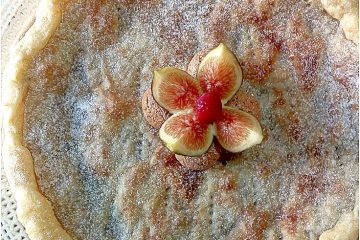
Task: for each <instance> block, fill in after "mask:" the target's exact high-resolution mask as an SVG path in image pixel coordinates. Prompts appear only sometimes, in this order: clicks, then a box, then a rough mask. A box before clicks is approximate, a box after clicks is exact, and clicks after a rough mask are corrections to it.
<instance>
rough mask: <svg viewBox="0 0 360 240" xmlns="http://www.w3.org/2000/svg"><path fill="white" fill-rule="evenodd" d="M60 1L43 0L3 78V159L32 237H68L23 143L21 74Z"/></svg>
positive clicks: (51, 27)
mask: <svg viewBox="0 0 360 240" xmlns="http://www.w3.org/2000/svg"><path fill="white" fill-rule="evenodd" d="M61 3H62V2H61V1H57V0H43V1H41V2H40V4H39V7H38V9H37V12H36V20H35V22H34V24H33V25H32V27H30V29H29V30H28V32H27V33H26V34H25V36H24V37H23V38H22V39H21V40H20V42H18V43H17V45H16V47H15V48H14V49H13V51H12V52H11V55H10V59H11V60H10V63H9V64H8V66H7V68H6V72H5V74H4V78H3V86H4V88H3V89H4V92H3V129H4V140H5V141H4V144H3V153H4V155H3V156H4V157H3V161H4V169H5V172H6V176H7V178H8V180H9V183H10V186H11V189H12V191H13V193H14V196H15V199H16V202H17V215H18V218H19V220H20V222H21V223H22V224H23V225H24V227H25V229H26V232H27V234H28V235H29V237H30V238H31V239H44V240H45V239H64V240H65V239H71V237H70V236H69V235H68V234H67V233H66V231H65V230H64V229H63V228H62V226H61V224H60V223H59V222H58V220H57V219H56V217H55V215H54V211H53V209H52V205H51V203H50V202H49V201H48V200H47V199H46V197H44V196H43V195H42V194H41V193H40V191H39V189H38V186H37V183H36V179H35V173H34V166H33V159H32V156H31V153H30V152H29V150H28V149H27V148H26V147H24V146H23V142H24V141H23V124H24V99H25V97H26V94H27V86H26V84H25V82H24V74H25V71H26V69H27V67H28V65H29V61H30V60H31V59H32V57H33V56H35V55H36V54H37V52H38V51H39V50H40V49H42V48H43V47H44V46H45V44H46V43H47V42H48V40H49V38H50V37H51V35H52V34H53V33H54V32H55V30H56V28H57V27H58V26H59V24H60V19H61Z"/></svg>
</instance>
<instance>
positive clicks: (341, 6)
mask: <svg viewBox="0 0 360 240" xmlns="http://www.w3.org/2000/svg"><path fill="white" fill-rule="evenodd" d="M321 4H322V6H323V8H324V9H325V10H326V12H327V13H329V14H330V15H331V16H332V17H334V18H336V19H337V20H339V21H340V26H341V27H342V29H343V30H344V33H345V36H346V38H347V39H350V40H351V41H353V42H354V43H356V44H359V1H357V0H321Z"/></svg>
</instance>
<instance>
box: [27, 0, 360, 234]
mask: <svg viewBox="0 0 360 240" xmlns="http://www.w3.org/2000/svg"><path fill="white" fill-rule="evenodd" d="M62 8H63V12H62V20H61V23H60V26H59V28H58V29H57V30H56V31H55V33H54V34H53V36H52V37H51V38H50V40H49V42H48V44H47V45H46V47H45V48H43V49H42V50H41V51H40V53H39V54H38V55H37V56H35V57H34V59H33V61H32V62H31V64H30V66H29V69H28V71H27V72H26V75H25V83H26V85H27V86H28V94H27V97H26V103H25V123H24V124H25V128H24V140H25V145H26V147H27V148H28V149H29V150H30V152H31V155H32V157H33V159H34V168H35V174H36V177H37V182H38V185H39V188H40V190H41V192H42V193H43V194H44V195H45V196H46V197H47V198H48V199H49V200H50V201H51V203H52V205H53V206H54V211H55V215H56V217H57V218H58V220H59V221H60V223H61V224H62V225H63V227H64V228H65V229H66V230H67V231H68V233H69V234H70V235H71V236H73V237H75V238H79V239H143V238H144V239H145V238H146V239H147V238H149V237H152V238H159V239H161V238H164V236H166V237H165V238H169V239H194V238H199V239H227V238H228V239H246V238H249V239H279V238H280V237H282V238H283V239H318V238H319V236H320V235H321V234H322V233H323V232H324V231H326V230H328V229H330V228H332V227H334V225H335V224H336V223H337V222H338V220H339V218H340V217H341V216H342V214H343V213H345V212H349V211H352V209H353V207H354V203H355V192H356V189H357V188H358V83H357V76H358V47H357V45H356V44H355V43H353V42H351V41H349V40H347V39H346V38H345V37H344V33H343V32H342V30H341V29H339V27H338V22H337V21H336V20H335V19H333V18H331V17H330V16H329V15H327V14H326V13H325V12H324V10H323V9H322V8H320V6H318V5H316V4H315V3H314V4H308V3H305V2H298V1H262V2H258V1H255V2H250V1H249V2H248V1H244V2H242V3H234V2H221V3H216V2H215V1H210V2H208V3H206V4H205V3H199V2H188V1H187V2H180V1H170V2H159V1H154V2H150V1H149V2H147V1H139V2H132V1H70V2H68V3H66V4H65V3H64V4H62ZM219 42H226V43H227V45H228V46H229V48H231V49H232V51H233V52H234V53H235V55H236V56H237V58H238V60H239V62H240V65H241V66H242V70H243V77H244V81H243V83H242V87H241V88H240V90H239V92H238V93H237V95H236V97H238V98H241V99H243V101H240V102H244V105H243V106H242V107H243V108H248V109H244V110H248V111H253V112H255V114H254V115H256V114H258V116H259V119H260V123H261V125H262V128H263V132H264V134H265V138H264V140H263V143H262V144H260V145H258V146H256V147H253V148H251V149H249V150H246V151H244V152H242V153H240V154H228V155H225V156H223V157H222V159H221V161H219V162H218V163H217V164H216V165H215V166H214V167H213V168H211V169H209V170H206V171H200V172H196V171H189V170H187V169H186V168H184V167H182V166H181V165H180V164H178V163H177V162H176V160H174V158H173V156H172V154H171V153H169V152H168V151H167V150H166V149H165V148H162V147H159V145H160V144H161V143H160V140H159V138H158V136H157V133H156V132H155V131H154V130H153V129H152V128H151V127H150V126H149V125H148V124H147V122H146V121H145V119H144V117H143V114H142V110H141V97H142V95H143V93H144V92H145V90H146V89H147V88H148V87H149V86H150V84H151V80H152V72H153V71H154V70H155V69H157V68H161V67H165V66H176V67H178V68H180V69H184V70H187V69H190V70H191V66H189V63H190V62H191V60H193V61H194V58H196V57H197V56H198V55H199V54H200V55H201V53H202V52H205V53H206V52H207V51H209V50H210V49H211V48H213V47H215V46H217V45H218V44H219ZM194 55H195V57H194ZM195 60H196V59H195ZM256 111H258V112H256Z"/></svg>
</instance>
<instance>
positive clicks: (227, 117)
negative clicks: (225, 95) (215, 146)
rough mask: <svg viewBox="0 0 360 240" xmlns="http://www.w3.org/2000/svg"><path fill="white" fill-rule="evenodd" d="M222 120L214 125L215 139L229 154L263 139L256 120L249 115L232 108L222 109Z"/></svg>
mask: <svg viewBox="0 0 360 240" xmlns="http://www.w3.org/2000/svg"><path fill="white" fill-rule="evenodd" d="M222 113H223V114H222V119H221V120H220V121H217V122H216V123H215V124H214V125H215V132H216V138H217V139H218V141H219V143H220V145H221V146H222V147H223V148H224V149H226V150H228V151H229V152H233V153H234V152H241V151H243V150H245V149H248V148H250V147H252V146H254V145H256V144H259V143H261V141H262V139H263V135H262V130H261V127H260V124H259V122H258V121H257V119H256V118H255V117H254V116H252V115H251V114H249V113H246V112H243V111H240V110H238V109H235V108H232V107H227V106H225V107H223V111H222Z"/></svg>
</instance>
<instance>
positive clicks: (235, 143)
mask: <svg viewBox="0 0 360 240" xmlns="http://www.w3.org/2000/svg"><path fill="white" fill-rule="evenodd" d="M241 82H242V71H241V67H240V65H239V62H238V61H237V59H236V57H235V55H234V54H233V53H232V52H231V51H230V50H229V49H228V48H227V47H226V46H225V45H224V44H222V43H221V44H220V45H219V46H218V47H216V48H215V49H213V50H211V51H210V52H209V53H208V54H207V55H206V56H205V57H204V58H203V60H202V61H201V63H200V65H199V69H198V72H197V78H196V79H194V78H193V77H192V76H191V75H189V74H188V73H186V72H184V71H182V70H179V69H176V68H172V67H165V68H163V69H161V70H158V71H155V72H154V79H153V83H152V92H153V97H154V99H155V101H156V102H157V103H158V104H159V105H160V106H161V107H163V108H164V109H166V110H167V111H168V112H170V113H172V114H173V115H172V116H171V117H170V118H168V119H167V120H166V121H165V122H164V123H163V124H162V126H161V127H160V130H159V136H160V139H161V140H162V141H163V142H164V143H165V145H166V147H167V148H168V149H170V150H171V151H172V152H174V153H176V154H177V159H178V160H179V162H181V163H182V164H183V165H186V166H188V167H189V168H191V169H194V170H196V169H198V170H200V169H205V168H206V167H209V166H210V165H211V164H214V158H215V157H216V156H217V155H219V154H213V153H217V152H214V151H210V149H211V148H210V146H211V144H212V142H213V138H214V136H215V137H216V138H217V139H218V142H219V143H220V145H221V146H222V147H223V148H224V149H226V150H228V151H230V152H240V151H243V150H245V149H247V148H249V147H251V146H253V145H255V144H259V143H260V142H261V141H262V138H263V136H262V131H261V127H260V124H259V122H258V121H257V120H256V118H255V117H253V116H252V115H251V114H248V113H246V112H243V111H240V110H237V109H235V108H232V107H227V106H224V105H225V103H227V102H228V101H229V100H230V99H231V98H232V97H233V96H234V95H235V93H236V92H237V91H238V90H239V88H240V85H241ZM209 148H210V149H209ZM208 150H209V151H208ZM207 151H208V152H207ZM180 155H183V156H180ZM216 158H218V156H217V157H216ZM210 160H211V161H210ZM215 161H216V160H215Z"/></svg>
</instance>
